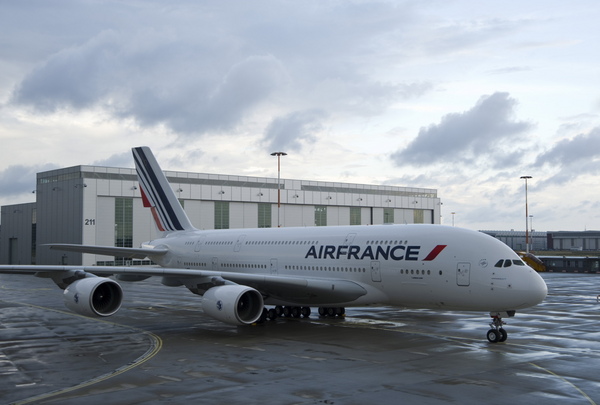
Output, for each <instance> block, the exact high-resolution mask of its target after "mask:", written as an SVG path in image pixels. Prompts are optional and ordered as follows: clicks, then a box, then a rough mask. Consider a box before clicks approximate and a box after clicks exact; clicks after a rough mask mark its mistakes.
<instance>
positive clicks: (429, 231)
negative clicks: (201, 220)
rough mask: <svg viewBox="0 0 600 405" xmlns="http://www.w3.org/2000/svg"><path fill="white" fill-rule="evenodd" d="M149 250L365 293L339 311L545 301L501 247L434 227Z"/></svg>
mask: <svg viewBox="0 0 600 405" xmlns="http://www.w3.org/2000/svg"><path fill="white" fill-rule="evenodd" d="M149 245H150V246H155V247H167V248H168V249H169V253H168V254H167V255H164V256H162V257H155V258H154V260H155V261H156V262H157V263H158V264H160V265H161V266H163V267H170V268H189V269H208V270H213V271H219V272H235V273H252V274H266V275H277V276H293V277H302V278H305V279H322V278H326V279H343V280H351V281H353V282H355V283H357V284H359V285H360V286H362V287H363V288H364V289H365V290H366V291H367V293H366V294H365V295H363V296H362V297H360V298H358V299H356V300H354V301H352V302H344V303H340V306H361V305H372V304H384V305H395V306H402V307H412V308H437V309H453V310H474V311H480V310H481V311H509V310H517V309H522V308H526V307H531V306H534V305H536V304H538V303H540V302H541V301H542V300H543V299H544V298H545V296H546V293H547V287H546V284H545V283H544V281H543V280H542V278H541V277H540V276H539V274H537V273H536V272H535V271H534V270H533V269H531V268H530V267H529V266H526V265H525V264H524V263H523V262H522V261H521V260H520V258H519V257H518V256H517V255H516V254H515V252H514V251H512V250H511V249H510V248H509V247H508V246H506V245H505V244H504V243H502V242H500V241H498V240H496V239H494V238H492V237H490V236H488V235H486V234H483V233H480V232H475V231H470V230H465V229H461V228H454V227H445V226H440V225H382V226H339V227H327V228H324V227H319V228H317V227H307V228H272V229H269V228H267V229H236V230H214V231H189V232H176V233H173V234H170V235H168V236H167V237H165V238H161V239H157V240H154V241H152V242H149ZM498 264H500V267H498ZM265 302H266V303H268V304H281V305H294V304H295V303H294V302H283V301H281V300H269V297H266V300H265ZM319 304H321V303H319V302H314V305H319Z"/></svg>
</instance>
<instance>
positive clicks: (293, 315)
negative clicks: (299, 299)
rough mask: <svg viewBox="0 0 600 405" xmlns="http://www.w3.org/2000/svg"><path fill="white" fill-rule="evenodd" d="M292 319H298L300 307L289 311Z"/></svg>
mask: <svg viewBox="0 0 600 405" xmlns="http://www.w3.org/2000/svg"><path fill="white" fill-rule="evenodd" d="M291 313H292V318H300V315H301V314H300V307H292V309H291Z"/></svg>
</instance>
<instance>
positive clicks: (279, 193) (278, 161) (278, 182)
mask: <svg viewBox="0 0 600 405" xmlns="http://www.w3.org/2000/svg"><path fill="white" fill-rule="evenodd" d="M271 156H277V228H279V227H281V222H280V221H279V208H280V207H281V181H280V178H281V157H282V156H287V153H285V152H273V153H271Z"/></svg>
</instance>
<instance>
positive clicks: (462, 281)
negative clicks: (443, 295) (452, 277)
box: [456, 263, 471, 287]
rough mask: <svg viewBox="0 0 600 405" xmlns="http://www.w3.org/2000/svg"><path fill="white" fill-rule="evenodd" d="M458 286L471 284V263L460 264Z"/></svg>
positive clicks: (457, 272) (457, 278)
mask: <svg viewBox="0 0 600 405" xmlns="http://www.w3.org/2000/svg"><path fill="white" fill-rule="evenodd" d="M456 284H458V285H459V286H463V287H467V286H469V284H471V263H458V266H457V268H456Z"/></svg>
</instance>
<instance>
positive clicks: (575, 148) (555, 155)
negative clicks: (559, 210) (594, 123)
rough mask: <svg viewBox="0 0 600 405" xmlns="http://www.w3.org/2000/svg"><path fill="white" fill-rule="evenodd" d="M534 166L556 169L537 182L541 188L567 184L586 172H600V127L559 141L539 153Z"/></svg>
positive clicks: (535, 167)
mask: <svg viewBox="0 0 600 405" xmlns="http://www.w3.org/2000/svg"><path fill="white" fill-rule="evenodd" d="M532 168H534V169H538V170H539V169H545V170H549V171H550V172H552V171H554V174H553V175H551V176H549V177H548V178H547V179H545V180H544V181H541V182H539V183H538V184H537V185H538V186H539V187H540V188H543V187H545V186H548V185H560V184H565V183H567V182H569V181H572V180H574V179H576V178H577V177H580V176H583V175H586V174H593V175H597V174H599V173H600V127H597V128H594V129H592V130H591V131H590V132H589V133H581V134H579V135H576V136H574V137H573V138H569V139H563V140H561V141H559V142H557V143H556V144H554V146H553V147H552V148H550V149H549V150H547V151H546V152H543V153H541V154H539V155H538V157H537V159H536V160H535V162H534V163H533V165H532Z"/></svg>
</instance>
